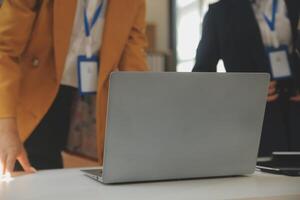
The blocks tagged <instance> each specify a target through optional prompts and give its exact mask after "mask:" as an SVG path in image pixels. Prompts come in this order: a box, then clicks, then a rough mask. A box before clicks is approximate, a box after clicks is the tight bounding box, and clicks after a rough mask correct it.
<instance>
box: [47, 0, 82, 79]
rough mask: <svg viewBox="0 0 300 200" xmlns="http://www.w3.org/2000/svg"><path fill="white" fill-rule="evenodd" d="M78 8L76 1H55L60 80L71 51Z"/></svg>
mask: <svg viewBox="0 0 300 200" xmlns="http://www.w3.org/2000/svg"><path fill="white" fill-rule="evenodd" d="M76 6H77V1H76V0H68V1H63V0H55V1H54V22H53V23H54V25H53V26H54V33H53V35H54V56H55V66H56V76H57V78H58V80H60V78H61V76H62V73H63V69H64V65H65V60H66V56H67V54H68V50H69V42H70V38H71V34H72V28H73V23H74V17H75V12H76Z"/></svg>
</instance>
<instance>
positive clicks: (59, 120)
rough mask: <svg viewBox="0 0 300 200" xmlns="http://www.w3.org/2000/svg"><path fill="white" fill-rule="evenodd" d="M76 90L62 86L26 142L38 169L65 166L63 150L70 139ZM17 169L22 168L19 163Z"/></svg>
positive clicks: (29, 156)
mask: <svg viewBox="0 0 300 200" xmlns="http://www.w3.org/2000/svg"><path fill="white" fill-rule="evenodd" d="M74 92H76V89H74V88H72V87H67V86H61V87H60V89H59V92H58V95H57V97H56V99H55V101H54V103H53V104H52V106H51V107H50V109H49V111H48V112H47V114H46V115H45V116H44V118H43V119H42V121H41V122H40V124H39V125H38V126H37V127H36V129H35V130H34V131H33V133H32V135H31V136H30V137H29V138H28V139H27V140H26V141H25V143H24V146H25V149H26V151H27V154H28V158H29V161H30V162H31V164H32V166H33V167H35V168H36V169H38V170H43V169H58V168H62V167H63V161H62V156H61V152H62V151H63V150H64V148H65V146H66V143H67V139H68V132H69V124H70V113H71V106H72V99H73V95H74ZM16 170H22V168H21V166H20V165H19V163H17V164H16Z"/></svg>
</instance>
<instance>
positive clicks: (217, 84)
mask: <svg viewBox="0 0 300 200" xmlns="http://www.w3.org/2000/svg"><path fill="white" fill-rule="evenodd" d="M268 84H269V75H268V74H262V73H258V74H257V73H167V72H166V73H148V72H147V73H143V72H116V73H112V75H111V77H110V88H109V103H108V115H107V127H106V138H105V149H104V163H103V170H86V171H85V173H86V175H87V176H89V177H91V178H93V179H95V180H98V181H100V182H102V183H105V184H112V183H127V182H145V181H160V180H178V179H193V178H204V177H223V176H235V175H246V174H252V173H253V172H254V170H255V165H256V158H257V153H258V147H259V141H260V135H261V130H262V124H263V118H264V111H265V105H266V97H267V88H268Z"/></svg>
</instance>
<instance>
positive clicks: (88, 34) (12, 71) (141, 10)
mask: <svg viewBox="0 0 300 200" xmlns="http://www.w3.org/2000/svg"><path fill="white" fill-rule="evenodd" d="M145 28H146V23H145V1H144V0H132V1H118V0H78V1H76V0H68V1H60V0H43V1H41V0H4V1H3V4H2V7H1V11H0V167H2V170H1V173H2V174H4V173H5V172H13V171H14V166H15V161H16V160H18V161H19V163H20V165H21V166H22V167H23V169H24V170H25V171H26V172H34V171H35V169H53V168H61V167H62V157H61V151H62V150H63V149H64V147H65V144H66V140H67V133H68V128H69V122H70V117H71V116H70V107H71V105H72V94H73V92H74V91H75V92H76V93H80V95H81V96H85V97H91V98H97V101H96V102H97V105H96V107H95V108H94V109H96V116H95V117H96V118H97V133H98V139H97V142H98V151H99V154H98V155H99V163H100V164H102V155H103V140H104V132H105V120H106V105H107V94H108V85H109V82H108V80H109V75H110V73H111V72H113V71H128V70H129V71H145V70H147V64H146V54H145V51H144V48H145V46H146V37H145ZM33 167H34V168H35V169H34V168H33Z"/></svg>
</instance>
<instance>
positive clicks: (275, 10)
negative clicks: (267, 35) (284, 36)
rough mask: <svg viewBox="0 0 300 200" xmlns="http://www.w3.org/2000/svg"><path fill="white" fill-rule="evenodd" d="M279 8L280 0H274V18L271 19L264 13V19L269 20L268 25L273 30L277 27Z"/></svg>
mask: <svg viewBox="0 0 300 200" xmlns="http://www.w3.org/2000/svg"><path fill="white" fill-rule="evenodd" d="M277 10H278V0H273V5H272V19H271V20H270V19H269V18H268V17H267V16H266V15H265V14H264V19H265V21H266V22H267V24H268V26H269V27H270V29H271V30H272V31H275V28H276V13H277Z"/></svg>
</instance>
